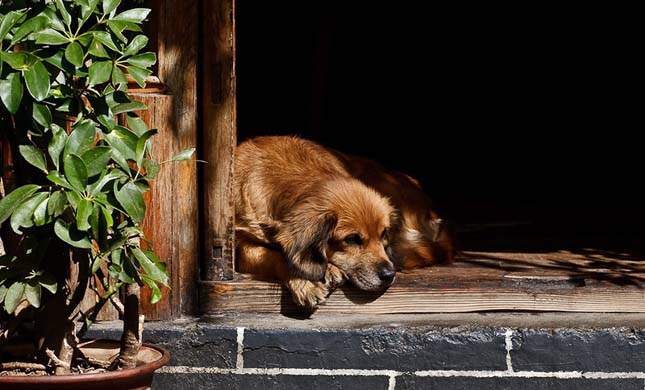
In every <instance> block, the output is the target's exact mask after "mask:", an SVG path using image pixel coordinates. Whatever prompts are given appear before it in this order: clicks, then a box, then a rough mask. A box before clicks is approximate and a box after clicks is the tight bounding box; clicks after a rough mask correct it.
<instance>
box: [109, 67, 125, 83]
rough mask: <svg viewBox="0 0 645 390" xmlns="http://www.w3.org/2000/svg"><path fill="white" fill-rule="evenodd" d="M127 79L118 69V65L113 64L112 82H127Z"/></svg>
mask: <svg viewBox="0 0 645 390" xmlns="http://www.w3.org/2000/svg"><path fill="white" fill-rule="evenodd" d="M127 82H128V79H127V78H126V77H125V74H123V71H122V70H121V69H119V67H118V66H115V67H114V68H113V69H112V84H119V83H127Z"/></svg>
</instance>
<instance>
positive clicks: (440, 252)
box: [334, 152, 456, 269]
mask: <svg viewBox="0 0 645 390" xmlns="http://www.w3.org/2000/svg"><path fill="white" fill-rule="evenodd" d="M334 154H335V155H336V157H338V159H339V160H340V161H342V163H343V165H344V167H345V169H346V170H347V171H348V172H349V173H350V174H351V175H352V176H353V177H355V178H357V179H359V180H360V181H362V182H363V183H365V184H366V185H367V186H369V187H371V188H373V189H375V190H376V191H378V192H379V193H380V194H381V195H383V196H385V197H387V198H388V199H389V200H390V202H391V203H392V205H394V207H396V209H397V210H398V212H399V214H400V224H399V226H398V228H397V229H396V230H393V231H392V237H391V243H390V248H389V251H388V252H389V254H390V258H391V259H393V261H394V262H395V265H396V266H397V268H398V269H412V268H419V267H424V266H428V265H432V264H437V263H451V262H452V261H453V260H454V257H455V254H456V248H455V244H454V243H455V238H454V234H453V231H452V229H450V228H449V227H448V225H447V223H446V222H444V221H443V220H442V219H441V218H440V217H439V216H438V215H437V213H436V212H435V211H434V210H433V206H432V202H431V200H430V198H429V197H428V196H427V195H426V193H425V192H424V191H423V189H422V188H421V185H420V183H419V182H418V181H417V180H415V179H414V178H412V177H410V176H408V175H406V174H403V173H401V172H396V171H393V170H389V169H386V168H384V167H383V166H381V165H380V164H378V163H376V162H374V161H372V160H368V159H365V158H361V157H356V156H350V155H347V154H344V153H340V152H334Z"/></svg>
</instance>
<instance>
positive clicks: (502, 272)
mask: <svg viewBox="0 0 645 390" xmlns="http://www.w3.org/2000/svg"><path fill="white" fill-rule="evenodd" d="M551 255H552V257H551V256H549V254H542V255H539V256H536V257H532V255H531V254H484V253H478V254H470V255H469V256H468V261H469V262H468V263H466V262H458V263H456V264H455V265H451V266H442V267H433V268H426V269H421V270H415V271H411V272H406V273H399V275H397V280H396V282H395V283H394V285H392V286H391V287H390V288H389V289H388V290H387V291H386V292H385V293H383V294H382V295H380V296H379V295H378V294H374V293H368V292H365V291H360V290H358V289H356V288H353V287H349V286H347V287H343V288H342V289H341V290H339V291H336V292H334V293H333V294H332V295H331V296H330V297H329V299H328V301H327V302H326V304H325V305H323V306H321V307H320V308H319V309H318V311H317V313H319V314H324V313H365V314H395V313H459V312H479V311H570V312H625V313H645V271H644V270H643V269H642V267H640V266H639V267H632V268H629V269H621V270H620V271H616V270H610V269H602V268H584V267H583V268H580V267H578V266H577V265H576V264H577V263H576V262H579V261H581V259H579V258H578V256H577V255H573V254H563V253H558V254H551ZM493 258H496V259H497V261H498V266H496V267H493V266H491V264H490V263H488V264H485V263H486V262H490V260H491V259H493ZM534 258H535V262H534V266H533V268H532V269H531V268H530V267H528V266H526V265H525V267H524V268H521V269H516V268H513V267H512V265H513V262H514V261H515V262H517V261H522V262H523V263H529V264H530V263H531V259H534ZM556 258H557V259H558V261H559V263H558V264H559V265H560V266H561V267H560V268H555V267H550V268H541V267H540V265H549V262H551V261H552V259H556ZM566 259H570V260H572V263H571V265H572V266H571V267H566V266H564V265H563V264H566V261H565V260H566ZM462 260H463V259H462ZM594 261H595V260H594ZM614 261H617V262H622V260H620V259H614ZM478 262H481V263H478ZM201 293H202V296H203V297H204V299H203V301H202V312H203V313H205V314H215V313H223V312H229V313H230V312H256V313H298V312H302V310H301V309H299V308H297V307H296V306H295V305H293V303H292V301H291V297H290V295H289V292H288V291H287V290H285V289H284V288H283V287H281V286H280V285H278V284H275V283H271V282H265V281H258V280H254V279H252V278H250V277H248V276H242V277H241V278H240V280H238V281H235V282H203V283H202V284H201Z"/></svg>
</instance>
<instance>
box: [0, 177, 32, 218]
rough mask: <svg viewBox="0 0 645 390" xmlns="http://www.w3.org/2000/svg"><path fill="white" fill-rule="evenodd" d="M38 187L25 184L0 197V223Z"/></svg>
mask: <svg viewBox="0 0 645 390" xmlns="http://www.w3.org/2000/svg"><path fill="white" fill-rule="evenodd" d="M39 189H40V186H38V185H36V184H27V185H24V186H22V187H18V188H16V189H15V190H13V191H11V192H10V193H9V194H8V195H7V196H5V197H4V198H2V199H0V224H2V223H3V222H4V221H6V220H7V218H9V216H11V214H12V213H13V211H14V210H15V209H16V208H17V207H18V206H19V205H20V204H21V203H22V202H24V201H25V200H26V199H27V198H29V197H30V196H31V195H33V194H34V193H35V192H36V191H38V190H39Z"/></svg>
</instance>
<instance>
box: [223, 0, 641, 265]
mask: <svg viewBox="0 0 645 390" xmlns="http://www.w3.org/2000/svg"><path fill="white" fill-rule="evenodd" d="M367 4H369V6H367ZM432 4H433V5H431V6H429V4H427V3H418V4H417V3H401V4H400V5H397V3H391V2H390V3H386V2H384V3H383V4H377V3H376V2H370V3H367V2H334V1H329V2H309V1H307V2H303V1H286V2H238V4H237V15H236V17H237V19H236V23H237V54H238V61H237V80H238V118H239V119H238V120H239V123H238V124H239V139H240V140H243V139H246V138H248V137H252V136H256V135H262V134H299V135H301V136H304V137H307V138H311V139H314V140H317V141H319V142H321V143H323V144H325V145H328V146H332V147H335V148H338V149H340V150H343V151H346V152H350V153H354V154H359V155H363V156H366V157H370V158H373V159H376V160H378V161H380V162H382V163H383V164H385V165H387V166H390V167H393V168H396V169H398V170H401V171H404V172H406V173H408V174H410V175H412V176H414V177H416V178H418V179H420V180H421V182H422V183H423V185H424V187H425V188H426V189H427V192H428V193H429V194H430V196H431V197H432V198H433V199H434V200H435V203H436V205H437V207H438V208H439V210H440V211H441V212H442V213H443V214H444V215H445V216H446V217H447V218H448V219H450V220H452V221H453V222H455V224H456V225H457V226H458V230H459V232H460V233H459V236H460V242H461V245H462V248H464V249H482V250H484V249H485V250H499V251H501V250H527V251H528V250H540V251H546V250H553V249H566V248H598V249H599V250H607V251H615V252H627V253H639V251H640V247H641V246H642V244H641V242H640V241H641V240H640V238H641V237H642V236H643V234H642V233H643V223H642V221H643V216H645V207H644V206H643V190H641V189H640V188H641V187H642V186H641V182H642V181H643V179H644V176H643V174H642V172H643V170H642V165H643V154H642V153H641V150H642V146H641V142H640V141H638V140H637V139H638V138H637V135H638V132H639V131H641V130H642V119H641V120H640V121H636V113H637V107H639V106H640V104H641V103H640V99H639V100H638V102H637V99H636V93H637V92H638V91H637V90H636V84H635V83H634V81H633V80H635V75H636V74H637V73H636V71H635V69H634V68H635V64H636V63H637V61H636V60H635V56H636V55H637V50H636V49H635V47H638V45H636V44H635V42H634V40H635V36H636V34H633V33H632V32H631V31H630V26H629V25H624V24H621V23H620V21H610V20H609V19H610V17H609V16H607V17H605V18H603V17H602V15H597V14H593V15H589V14H588V12H590V11H587V10H585V9H581V8H575V9H573V8H572V9H564V8H558V9H555V8H537V7H540V6H536V5H534V4H527V5H514V6H513V7H514V8H509V7H508V6H504V7H502V6H499V8H497V7H494V6H492V5H490V4H485V5H480V6H474V7H473V6H472V5H469V6H465V5H463V4H460V3H459V4H455V5H445V4H444V5H440V6H436V5H434V3H432ZM637 123H640V126H638V127H637V126H636V124H637ZM639 128H640V129H641V130H638V129H639Z"/></svg>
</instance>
